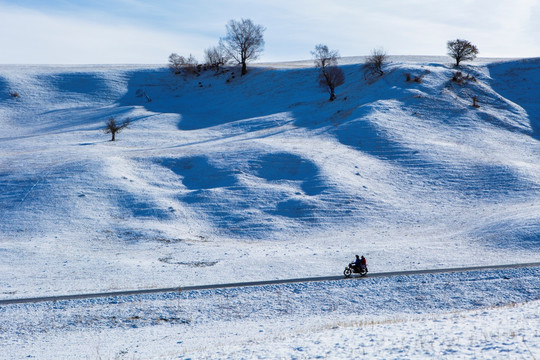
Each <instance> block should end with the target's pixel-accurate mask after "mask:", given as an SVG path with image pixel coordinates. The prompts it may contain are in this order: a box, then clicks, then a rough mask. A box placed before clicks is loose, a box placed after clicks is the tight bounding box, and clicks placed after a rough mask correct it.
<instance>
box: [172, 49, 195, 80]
mask: <svg viewBox="0 0 540 360" xmlns="http://www.w3.org/2000/svg"><path fill="white" fill-rule="evenodd" d="M169 69H171V71H172V72H173V73H174V74H175V75H179V74H181V73H182V71H184V72H185V73H186V74H195V73H197V59H196V58H195V57H194V56H193V55H191V54H189V57H188V58H187V59H186V58H185V57H183V56H181V55H178V54H177V53H172V54H171V55H169Z"/></svg>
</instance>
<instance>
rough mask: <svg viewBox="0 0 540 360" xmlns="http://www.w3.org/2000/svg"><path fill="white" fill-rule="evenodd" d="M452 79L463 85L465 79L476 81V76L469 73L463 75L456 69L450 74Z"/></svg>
mask: <svg viewBox="0 0 540 360" xmlns="http://www.w3.org/2000/svg"><path fill="white" fill-rule="evenodd" d="M452 81H453V82H455V83H457V84H459V85H463V84H464V83H465V82H466V81H474V82H476V78H475V77H474V76H471V75H469V74H467V75H463V73H462V72H461V71H456V72H455V73H454V75H452Z"/></svg>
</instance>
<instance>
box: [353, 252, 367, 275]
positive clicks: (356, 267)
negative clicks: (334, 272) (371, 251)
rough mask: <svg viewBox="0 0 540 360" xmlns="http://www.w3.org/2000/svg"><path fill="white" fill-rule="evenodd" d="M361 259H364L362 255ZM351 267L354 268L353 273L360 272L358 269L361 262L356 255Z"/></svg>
mask: <svg viewBox="0 0 540 360" xmlns="http://www.w3.org/2000/svg"><path fill="white" fill-rule="evenodd" d="M362 258H364V256H363V255H362ZM364 260H365V259H364ZM353 266H354V271H356V272H358V271H360V268H361V266H362V260H361V259H360V256H358V255H356V259H355V260H354V262H353Z"/></svg>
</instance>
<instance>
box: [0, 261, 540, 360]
mask: <svg viewBox="0 0 540 360" xmlns="http://www.w3.org/2000/svg"><path fill="white" fill-rule="evenodd" d="M539 276H540V268H531V269H512V270H499V271H479V272H467V273H452V274H432V275H417V276H400V277H391V278H377V279H375V278H374V279H370V278H369V277H368V278H363V279H360V280H343V281H329V282H318V283H305V284H288V285H272V286H257V287H247V288H235V289H225V290H207V291H190V292H182V293H180V294H178V293H170V294H163V295H146V296H131V297H119V298H112V299H91V300H84V301H83V300H78V301H59V302H48V303H40V304H24V305H9V306H3V307H1V308H0V311H1V314H2V316H1V317H0V328H1V329H2V332H1V333H0V341H1V343H2V344H4V346H3V349H4V350H5V354H7V358H8V359H17V358H23V357H26V356H29V355H30V356H36V357H37V358H45V359H46V358H56V359H58V358H66V359H67V358H87V357H92V356H98V355H99V356H102V357H106V358H115V357H116V358H122V357H124V358H127V359H130V358H133V357H135V358H139V357H140V358H145V359H146V358H165V359H168V358H171V359H172V358H178V356H180V357H181V358H204V357H210V358H227V357H229V356H230V357H231V358H241V357H245V356H247V357H251V356H254V357H258V356H260V357H269V358H280V357H285V358H289V357H296V356H299V357H301V356H308V357H315V356H318V355H320V356H324V355H328V356H330V357H336V358H340V357H341V355H342V354H350V353H355V352H357V351H365V352H366V354H372V355H374V354H375V352H376V351H377V349H379V350H380V351H383V353H385V354H391V355H393V354H396V356H397V354H404V355H407V356H413V355H414V357H416V356H424V357H426V358H428V357H429V356H434V355H435V356H438V355H440V354H439V353H438V352H439V351H443V354H451V352H448V353H444V351H453V352H454V353H455V354H471V353H474V352H478V351H480V349H481V348H482V347H488V346H489V345H490V344H492V345H493V346H494V348H493V349H492V352H491V354H494V353H495V351H499V350H500V351H508V352H510V354H525V351H526V347H525V345H524V344H523V342H524V341H526V346H528V347H529V349H531V351H538V350H540V338H539V337H538V327H537V325H538V321H539V316H538V313H536V314H535V313H534V311H535V310H536V311H537V310H538V307H539V306H540V304H539V303H538V300H540V283H539V282H538V277H539ZM530 301H534V302H532V303H531V304H529V305H526V306H522V305H517V306H515V307H510V308H503V309H502V310H501V312H500V313H499V312H497V311H498V310H486V311H487V312H485V313H484V310H483V311H482V312H468V311H470V310H476V309H489V308H491V307H499V306H505V305H509V304H517V303H521V302H530ZM464 311H465V312H464ZM508 314H510V315H512V316H514V317H515V318H514V320H512V319H510V320H509V321H508V322H507V324H506V325H504V326H501V325H499V324H498V323H497V322H496V321H498V319H499V318H500V317H503V316H505V315H508ZM535 326H536V327H535ZM456 327H459V330H456ZM429 328H432V329H433V330H434V332H431V333H429V334H428V333H427V329H429ZM512 331H513V332H514V335H512ZM471 336H474V337H472V338H471ZM484 336H487V337H488V338H486V339H484V338H483V337H484ZM512 337H513V340H512ZM507 338H508V339H509V340H512V341H513V342H512V343H508V342H506V340H507ZM452 339H454V340H452ZM497 349H499V350H497ZM389 356H390V355H389Z"/></svg>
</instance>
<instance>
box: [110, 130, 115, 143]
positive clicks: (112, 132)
mask: <svg viewBox="0 0 540 360" xmlns="http://www.w3.org/2000/svg"><path fill="white" fill-rule="evenodd" d="M111 134H112V139H111V141H114V135H115V132H114V131H111Z"/></svg>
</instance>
